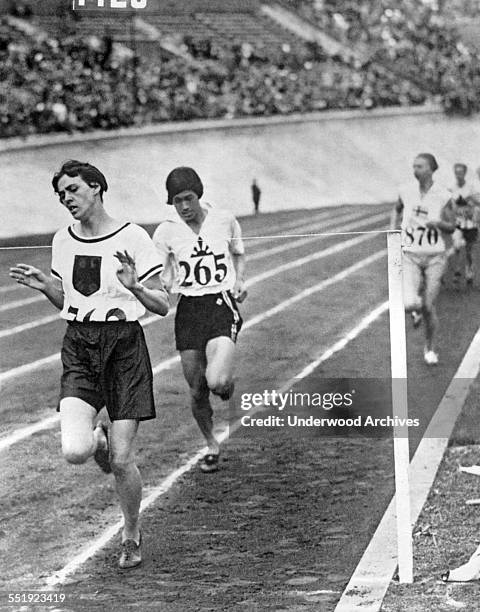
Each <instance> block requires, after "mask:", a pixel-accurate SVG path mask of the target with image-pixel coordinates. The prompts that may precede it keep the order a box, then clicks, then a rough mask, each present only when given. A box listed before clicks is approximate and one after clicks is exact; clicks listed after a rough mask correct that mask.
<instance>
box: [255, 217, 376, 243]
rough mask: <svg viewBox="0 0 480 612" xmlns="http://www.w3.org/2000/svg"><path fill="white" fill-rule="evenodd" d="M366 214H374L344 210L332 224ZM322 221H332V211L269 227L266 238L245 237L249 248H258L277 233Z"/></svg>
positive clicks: (303, 227) (299, 228)
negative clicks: (352, 216)
mask: <svg viewBox="0 0 480 612" xmlns="http://www.w3.org/2000/svg"><path fill="white" fill-rule="evenodd" d="M366 214H372V211H369V212H367V211H365V210H364V209H363V210H362V209H357V210H356V211H355V210H353V211H352V210H343V211H341V212H339V214H338V215H337V216H336V217H335V219H334V220H332V222H336V223H340V222H344V221H348V218H349V217H350V216H351V215H356V216H359V217H361V216H364V215H366ZM322 219H332V211H331V210H330V211H325V212H323V213H320V214H318V215H315V216H312V217H308V216H307V217H305V218H303V219H301V220H300V221H299V220H298V219H297V220H296V221H294V222H293V223H288V224H286V225H284V226H280V225H279V226H269V230H270V233H269V234H267V235H266V236H262V237H260V236H245V238H246V239H248V246H249V247H251V246H256V245H257V244H265V241H266V240H267V239H270V240H272V239H274V237H275V236H276V233H277V232H279V231H285V230H293V229H295V230H303V229H308V228H309V227H310V226H311V225H312V224H314V223H315V224H317V225H318V222H319V221H321V220H322ZM288 236H289V235H288V234H286V235H285V236H283V237H288Z"/></svg>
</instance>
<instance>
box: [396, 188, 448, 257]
mask: <svg viewBox="0 0 480 612" xmlns="http://www.w3.org/2000/svg"><path fill="white" fill-rule="evenodd" d="M451 197H452V194H451V193H450V192H449V191H448V190H447V189H445V188H444V187H441V186H439V185H437V184H436V183H433V185H432V186H431V187H430V189H429V190H428V191H427V193H425V194H424V195H423V196H422V195H421V194H420V187H419V184H418V183H417V182H416V181H415V182H412V183H409V184H408V185H406V186H404V187H402V189H401V190H400V199H401V200H402V202H403V217H402V245H403V249H404V251H408V252H410V253H418V254H420V255H438V254H439V253H443V252H444V251H445V250H446V246H445V241H444V239H443V236H442V232H441V231H440V230H438V229H436V228H430V229H427V227H426V223H427V222H428V221H441V219H442V211H443V209H444V207H445V205H446V204H447V203H448V201H449V200H450V199H451Z"/></svg>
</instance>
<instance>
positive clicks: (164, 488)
mask: <svg viewBox="0 0 480 612" xmlns="http://www.w3.org/2000/svg"><path fill="white" fill-rule="evenodd" d="M381 253H382V255H384V254H385V253H386V251H382V252H381ZM368 259H371V258H368ZM387 309H388V301H387V302H385V303H383V304H380V305H379V306H377V307H376V308H375V309H374V310H373V311H372V312H370V313H369V314H368V315H367V316H366V317H364V318H363V319H362V320H361V321H360V323H359V324H358V325H356V326H355V327H354V328H353V329H352V330H351V331H350V332H348V334H346V336H345V337H344V338H342V339H341V340H339V341H338V342H336V343H335V344H334V345H332V346H331V347H330V348H329V349H327V350H326V351H325V352H324V353H323V354H322V355H321V356H320V357H319V358H318V359H316V360H315V362H314V363H317V365H318V364H320V363H322V362H324V361H326V360H327V359H329V358H330V357H331V356H332V355H333V354H334V353H336V352H337V351H338V350H341V349H340V348H339V347H340V343H341V348H344V347H345V346H346V345H347V344H348V343H349V342H351V341H352V340H353V339H355V338H356V337H357V336H358V335H359V334H360V333H361V332H362V331H364V330H365V329H367V328H368V327H369V326H370V325H371V324H372V323H373V322H374V321H376V320H377V319H378V318H379V317H380V315H381V314H382V313H383V312H385V311H386V310H387ZM310 365H311V364H309V366H307V367H306V368H304V369H303V370H302V371H301V372H299V373H298V374H297V375H296V376H294V377H293V378H292V379H290V380H289V381H288V382H287V383H286V384H285V385H284V386H283V387H282V389H288V388H290V386H291V385H292V384H294V383H295V382H296V381H297V380H298V379H300V378H304V377H305V376H307V375H308V374H307V373H306V372H310ZM281 392H282V391H281ZM239 426H240V421H237V422H236V423H234V424H233V425H231V426H230V427H227V428H226V429H224V430H223V431H222V432H221V433H220V434H219V436H218V438H219V441H220V442H224V441H225V440H227V439H228V438H229V436H230V433H231V432H233V431H235V430H236V429H238V427H239ZM206 451H207V449H206V448H203V449H201V450H200V451H198V452H197V453H196V454H195V455H194V456H193V457H191V458H190V459H189V460H188V461H187V462H186V463H185V464H184V465H182V466H181V467H179V468H178V469H176V470H175V471H174V472H172V473H171V474H170V475H169V476H167V478H165V479H164V480H162V482H161V483H160V484H159V486H158V487H156V488H155V489H153V490H152V491H151V493H150V494H149V495H148V497H146V498H145V499H144V500H143V501H142V505H141V510H140V511H141V512H143V510H145V508H147V507H148V506H151V505H152V504H153V503H155V502H156V501H157V499H158V498H159V497H161V496H162V495H164V494H165V493H167V492H168V490H169V489H170V488H171V487H172V486H173V485H174V484H175V483H176V482H177V480H178V479H179V478H180V476H182V475H183V474H185V473H187V472H189V471H190V470H191V469H192V468H193V467H194V466H195V464H196V463H197V462H198V461H199V460H200V459H201V458H202V457H203V455H204V454H205V453H206ZM122 527H123V520H120V521H118V522H117V523H115V524H114V525H112V526H111V527H109V528H108V529H107V530H105V531H104V533H103V534H102V535H101V536H100V537H99V538H98V539H97V540H95V541H94V542H92V543H91V544H90V545H88V546H87V547H86V548H85V549H84V550H82V551H81V552H80V553H79V554H78V555H76V556H75V557H74V558H73V559H72V560H71V561H70V562H69V563H67V565H65V566H64V567H63V568H62V569H61V570H59V571H58V572H55V573H54V574H53V575H51V576H49V577H48V578H47V579H46V584H47V585H48V587H50V588H51V587H54V586H57V585H59V584H62V583H63V582H65V580H66V578H68V576H70V575H71V574H73V573H74V572H75V571H77V570H78V568H79V567H80V566H81V565H83V564H84V563H85V562H86V561H88V560H89V559H90V558H91V557H93V556H94V555H95V554H96V553H98V552H99V551H100V550H101V549H102V548H103V547H104V546H106V545H107V544H108V542H109V541H110V540H112V539H113V538H114V537H115V536H116V535H117V534H118V533H119V531H120V530H121V529H122Z"/></svg>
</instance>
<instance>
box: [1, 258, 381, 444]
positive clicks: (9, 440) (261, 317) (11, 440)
mask: <svg viewBox="0 0 480 612" xmlns="http://www.w3.org/2000/svg"><path fill="white" fill-rule="evenodd" d="M385 254H386V249H384V250H382V251H377V252H376V253H374V254H373V255H370V256H368V257H366V258H365V259H362V260H361V261H359V262H357V263H356V264H353V265H352V266H350V267H349V268H345V269H344V270H342V271H341V272H339V273H338V274H335V276H332V277H330V278H327V279H325V280H323V281H321V282H320V283H318V284H317V285H314V286H313V287H310V288H308V289H305V290H304V291H302V292H300V293H297V294H296V295H294V296H293V297H291V298H288V299H287V300H284V301H283V302H280V303H279V304H277V305H276V306H274V307H273V308H269V309H268V310H266V311H264V312H262V313H260V314H258V315H256V316H255V317H252V318H251V319H249V320H248V321H246V322H245V324H244V325H243V330H244V331H245V330H247V329H249V328H250V327H253V326H254V325H257V324H258V323H261V322H262V321H265V319H268V318H270V317H272V316H274V315H276V314H278V313H279V312H282V311H283V310H285V309H287V308H289V307H290V306H291V305H292V304H295V303H296V302H299V301H300V300H303V299H304V298H306V297H309V296H311V295H313V294H314V293H318V292H319V291H323V290H324V289H326V288H327V287H329V286H330V285H333V284H334V283H338V282H340V281H342V280H345V279H346V278H347V277H348V276H350V275H352V274H354V273H355V272H357V271H358V270H361V269H362V268H364V267H366V266H368V265H370V264H371V263H373V262H374V261H377V260H378V259H380V258H381V257H384V256H385ZM374 312H375V311H374ZM339 342H340V341H339ZM337 345H338V346H339V347H340V348H336V349H335V351H336V350H340V349H341V348H343V346H340V345H339V344H338V343H336V344H335V345H334V347H337ZM332 354H333V353H332ZM179 362H180V357H179V355H174V356H173V357H169V358H168V359H165V360H163V361H161V362H160V363H158V364H157V365H156V366H155V367H154V368H153V370H152V371H153V375H154V376H155V375H156V374H158V373H159V372H162V371H164V370H168V369H169V368H171V367H172V366H173V365H175V364H176V363H179ZM319 363H321V362H319ZM57 418H58V416H57ZM42 423H45V425H44V426H43V427H42ZM54 423H55V422H54V421H50V419H45V420H44V421H40V422H39V423H38V427H39V429H38V430H37V431H40V430H41V429H49V428H50V427H52V425H53V424H54ZM26 429H28V428H24V430H26ZM18 431H20V430H18ZM28 435H29V434H28V432H25V435H23V436H22V437H21V438H18V435H17V432H16V431H14V432H13V433H12V434H9V435H8V436H5V438H2V439H1V446H0V450H1V449H5V448H8V447H9V446H11V445H12V444H15V443H16V442H18V441H19V439H24V438H26V437H28Z"/></svg>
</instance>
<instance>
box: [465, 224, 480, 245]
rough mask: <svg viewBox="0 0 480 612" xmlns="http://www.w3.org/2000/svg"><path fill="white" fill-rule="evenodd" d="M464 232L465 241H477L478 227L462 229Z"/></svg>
mask: <svg viewBox="0 0 480 612" xmlns="http://www.w3.org/2000/svg"><path fill="white" fill-rule="evenodd" d="M462 234H463V238H464V240H465V242H476V240H477V238H478V227H470V228H468V229H462Z"/></svg>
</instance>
